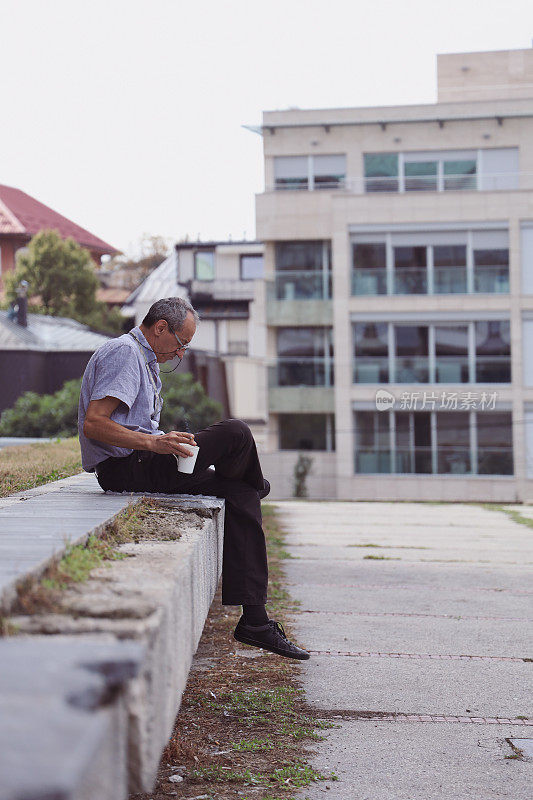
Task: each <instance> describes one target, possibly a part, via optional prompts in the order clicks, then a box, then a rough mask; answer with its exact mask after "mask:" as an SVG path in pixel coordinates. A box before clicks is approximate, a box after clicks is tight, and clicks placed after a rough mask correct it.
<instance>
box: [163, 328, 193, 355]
mask: <svg viewBox="0 0 533 800" xmlns="http://www.w3.org/2000/svg"><path fill="white" fill-rule="evenodd" d="M167 326H168V329H169V331H170V333H171V334H172V335H173V336H175V337H176V341H177V342H178V344H179V348H178V349H179V350H188V349H189V345H188V344H183V342H182V341H181V339H180V338H179V336H178V335H177V333H176V332H175V331H174V330H172V328H171V327H170V325H169V324H168V322H167Z"/></svg>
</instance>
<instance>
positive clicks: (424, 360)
mask: <svg viewBox="0 0 533 800" xmlns="http://www.w3.org/2000/svg"><path fill="white" fill-rule="evenodd" d="M394 380H395V382H396V383H429V358H428V356H396V377H395V379H394Z"/></svg>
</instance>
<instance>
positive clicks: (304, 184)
mask: <svg viewBox="0 0 533 800" xmlns="http://www.w3.org/2000/svg"><path fill="white" fill-rule="evenodd" d="M274 185H275V187H276V189H297V190H298V189H308V188H309V181H308V180H307V178H276V181H275V184H274Z"/></svg>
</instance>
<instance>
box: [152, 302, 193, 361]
mask: <svg viewBox="0 0 533 800" xmlns="http://www.w3.org/2000/svg"><path fill="white" fill-rule="evenodd" d="M154 329H155V333H156V335H157V345H156V347H157V349H156V351H155V352H156V355H157V360H158V362H159V363H160V364H161V363H164V362H165V361H172V359H173V358H176V356H181V357H183V355H184V354H185V352H186V347H187V345H188V344H189V343H190V341H191V339H192V337H193V336H194V334H195V331H196V322H195V321H194V317H193V315H192V314H191V313H188V314H187V317H186V319H185V322H184V323H183V325H182V326H181V328H180V329H179V330H176V331H174V332H173V331H172V329H171V328H170V327H169V325H168V323H167V321H166V320H164V319H162V320H159V321H158V322H156V324H155V326H154Z"/></svg>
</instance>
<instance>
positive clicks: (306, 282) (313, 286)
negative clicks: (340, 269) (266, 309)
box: [267, 269, 332, 300]
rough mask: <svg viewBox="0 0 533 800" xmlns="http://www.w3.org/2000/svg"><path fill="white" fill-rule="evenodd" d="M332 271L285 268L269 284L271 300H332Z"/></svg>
mask: <svg viewBox="0 0 533 800" xmlns="http://www.w3.org/2000/svg"><path fill="white" fill-rule="evenodd" d="M331 295H332V277H331V272H326V271H318V270H297V269H294V270H283V271H280V272H278V273H277V274H276V276H275V278H274V280H273V281H269V282H268V284H267V298H268V299H269V300H330V299H331Z"/></svg>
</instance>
